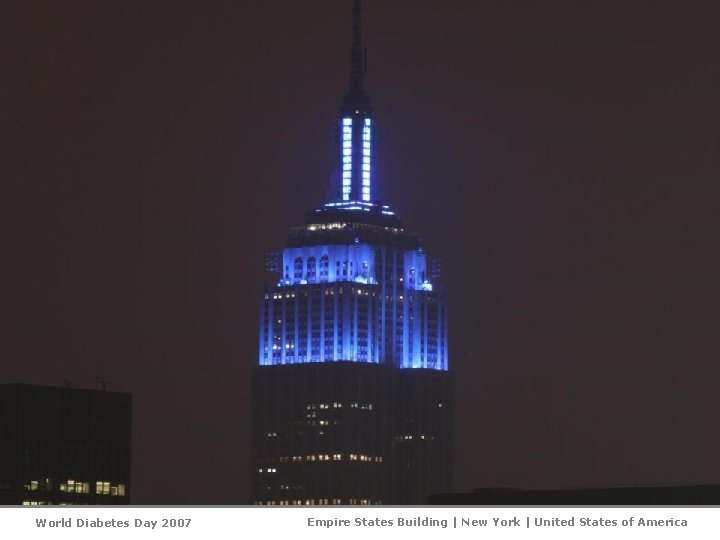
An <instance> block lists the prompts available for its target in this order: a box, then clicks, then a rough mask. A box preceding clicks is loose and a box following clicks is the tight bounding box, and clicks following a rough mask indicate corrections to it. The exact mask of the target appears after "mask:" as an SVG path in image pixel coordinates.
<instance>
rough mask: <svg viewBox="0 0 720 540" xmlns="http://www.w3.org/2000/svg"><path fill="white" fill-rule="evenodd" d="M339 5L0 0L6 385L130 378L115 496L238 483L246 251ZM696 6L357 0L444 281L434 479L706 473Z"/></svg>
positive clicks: (700, 42)
mask: <svg viewBox="0 0 720 540" xmlns="http://www.w3.org/2000/svg"><path fill="white" fill-rule="evenodd" d="M350 5H351V2H350V1H349V0H343V1H338V0H335V1H330V0H318V1H316V2H314V3H312V8H308V5H306V4H299V3H296V2H288V1H282V2H281V1H278V2H261V3H258V2H246V3H243V4H240V5H232V6H222V7H218V6H213V7H210V6H208V5H202V6H193V7H192V8H190V7H187V6H182V5H180V6H173V11H171V12H170V11H168V10H166V9H164V8H163V7H161V6H155V5H148V4H146V3H132V2H130V3H123V4H122V5H118V6H110V5H101V6H98V5H95V4H93V3H80V4H78V5H77V6H75V10H73V11H71V10H70V8H69V7H68V6H66V5H56V4H53V3H49V2H48V3H47V5H45V6H43V7H42V8H39V7H36V6H25V5H20V6H15V7H14V9H15V11H14V12H11V13H9V14H8V17H6V18H5V25H6V28H5V31H4V32H3V35H4V37H5V39H4V40H3V41H2V45H0V53H1V54H2V58H3V60H4V61H3V65H4V69H3V82H4V84H3V85H2V87H3V90H4V91H3V94H4V95H3V99H2V102H3V105H4V112H5V114H4V119H5V121H4V122H3V124H4V126H5V129H6V130H7V133H6V138H7V139H8V140H9V141H10V147H9V148H7V157H8V160H7V161H6V165H5V174H4V175H3V176H4V178H5V179H6V184H7V185H9V187H10V194H9V196H8V197H7V198H6V201H7V202H8V203H9V204H8V206H9V208H8V211H7V212H6V216H7V225H6V235H7V236H8V240H9V242H8V244H9V253H8V254H7V256H6V265H5V268H6V269H7V270H8V277H7V279H6V282H7V283H8V284H9V295H7V296H8V300H7V301H6V305H7V313H8V316H9V320H10V321H11V324H10V331H9V334H10V336H9V337H10V339H9V340H8V341H6V343H7V345H6V347H7V348H6V350H5V351H4V356H5V358H6V359H7V360H6V361H5V363H4V369H3V371H2V376H0V383H6V382H28V383H36V384H52V385H57V386H62V385H63V384H64V383H63V379H67V380H68V381H69V382H70V384H71V385H72V386H73V387H76V388H78V387H81V388H92V387H96V377H102V378H104V379H105V380H106V381H107V385H108V389H109V390H118V391H123V392H131V393H132V394H133V407H134V411H133V447H134V453H133V459H132V461H133V477H132V502H133V503H134V504H158V503H162V504H220V503H223V504H238V503H244V502H245V501H246V500H247V496H248V486H247V484H248V480H249V474H248V472H249V449H248V446H247V439H248V433H249V410H250V402H249V374H250V368H251V366H252V365H253V364H254V363H255V362H256V361H257V331H258V320H257V319H258V311H259V305H260V296H261V292H260V291H261V287H262V283H263V260H264V256H265V252H266V251H268V250H270V249H272V247H273V246H275V247H276V248H280V247H282V245H283V242H284V240H285V237H286V231H287V229H288V228H289V227H291V226H296V225H301V224H302V223H303V217H304V214H305V212H306V211H308V210H310V209H312V208H315V207H316V206H317V205H318V204H319V203H320V202H321V201H323V200H324V195H325V192H326V188H327V185H328V179H329V175H330V172H331V167H332V163H333V152H334V137H335V136H336V131H335V121H336V119H337V112H338V109H337V107H338V104H339V103H340V102H341V98H342V96H343V94H344V92H345V91H346V89H347V82H348V81H347V64H348V60H349V51H350V40H349V34H348V29H349V23H348V21H349V13H350ZM707 8H708V9H706V6H704V5H703V4H702V3H697V4H695V3H690V4H684V5H682V6H680V5H678V4H676V3H671V2H660V3H657V4H654V5H653V10H652V11H648V10H647V9H646V7H645V6H644V5H643V3H640V2H629V3H627V2H626V3H623V4H622V5H619V6H617V7H613V6H610V5H607V4H602V3H591V4H584V5H577V4H574V3H570V2H553V3H551V4H545V5H542V6H540V5H525V6H521V7H520V6H510V5H507V3H504V2H483V3H478V2H470V1H463V2H454V3H453V6H452V8H450V7H449V6H447V5H446V3H440V2H435V3H418V2H412V1H410V0H398V1H397V2H393V3H392V4H391V5H389V4H387V3H381V2H377V1H374V0H368V1H367V2H366V3H365V24H364V41H365V45H366V46H367V47H368V57H369V58H368V75H367V77H366V80H365V85H366V90H367V92H368V94H369V95H370V96H371V97H372V100H373V105H374V108H375V115H376V118H377V131H376V133H377V150H378V165H379V169H380V174H379V183H380V189H381V191H382V193H383V199H385V200H387V201H388V202H389V203H390V204H392V206H393V208H394V209H395V210H397V212H398V214H399V216H400V218H401V219H402V220H403V221H404V222H405V224H406V225H407V228H408V229H409V230H411V231H416V232H419V233H421V234H422V235H423V237H424V241H425V245H426V247H427V250H428V252H429V253H432V254H433V255H437V256H439V257H440V258H441V259H442V263H443V281H444V282H445V284H446V285H447V289H448V307H449V310H450V324H449V328H450V351H451V352H450V364H451V366H452V369H453V370H454V371H455V373H456V381H457V382H456V399H457V406H456V445H457V452H456V471H457V474H456V489H457V491H467V490H472V489H475V488H480V487H502V486H507V487H518V488H544V489H552V488H559V487H582V486H593V487H596V486H608V485H669V484H675V485H680V484H720V462H718V460H717V456H718V455H720V434H719V433H718V431H717V429H716V424H717V420H718V418H720V400H718V397H717V396H718V394H719V393H720V362H719V361H718V358H719V357H720V356H719V353H720V344H719V343H718V330H717V329H718V328H719V327H720V315H719V314H718V310H717V305H718V300H719V299H720V298H719V297H720V294H719V293H720V287H718V282H717V276H718V275H720V272H719V271H720V264H719V263H720V260H719V257H718V249H717V242H718V241H717V239H718V233H719V232H720V230H719V229H720V227H718V218H717V210H716V208H715V205H716V203H715V200H716V198H715V197H713V195H714V193H715V191H716V189H717V188H716V187H715V185H714V183H715V182H717V178H720V167H719V163H718V158H717V149H718V143H719V142H720V141H718V128H717V119H718V117H719V115H718V113H719V112H720V111H719V110H718V99H717V95H718V89H719V88H718V87H719V86H720V84H719V83H720V74H719V73H718V67H717V62H715V61H714V58H715V55H716V53H717V51H718V45H720V43H718V36H717V35H716V34H717V33H716V32H715V29H714V27H715V25H714V22H716V21H717V16H716V14H715V13H714V10H712V9H711V8H710V6H709V5H708V6H707Z"/></svg>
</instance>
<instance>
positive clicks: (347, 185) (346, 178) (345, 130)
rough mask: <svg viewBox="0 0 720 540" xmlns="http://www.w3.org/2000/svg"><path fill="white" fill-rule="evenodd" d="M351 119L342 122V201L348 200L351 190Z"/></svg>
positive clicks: (344, 119)
mask: <svg viewBox="0 0 720 540" xmlns="http://www.w3.org/2000/svg"><path fill="white" fill-rule="evenodd" d="M352 123H353V121H352V118H343V121H342V164H343V172H342V199H343V201H349V200H350V192H351V190H352Z"/></svg>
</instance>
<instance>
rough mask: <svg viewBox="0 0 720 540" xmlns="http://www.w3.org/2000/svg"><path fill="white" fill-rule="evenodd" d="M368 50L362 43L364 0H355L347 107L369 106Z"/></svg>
mask: <svg viewBox="0 0 720 540" xmlns="http://www.w3.org/2000/svg"><path fill="white" fill-rule="evenodd" d="M366 71H367V51H366V50H365V48H364V47H363V45H362V0H354V1H353V17H352V49H351V51H350V91H349V92H348V93H347V95H346V96H345V102H344V105H345V106H346V107H367V106H368V104H369V100H368V97H367V96H366V95H365V88H364V86H365V85H364V82H365V72H366Z"/></svg>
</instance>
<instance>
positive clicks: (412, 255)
mask: <svg viewBox="0 0 720 540" xmlns="http://www.w3.org/2000/svg"><path fill="white" fill-rule="evenodd" d="M361 19H362V7H361V2H360V1H359V0H355V2H354V6H353V18H352V20H353V24H352V28H353V32H352V36H353V38H352V48H351V73H350V89H349V92H348V93H347V94H346V96H345V98H344V100H343V103H342V106H341V108H340V114H339V118H338V126H337V141H338V151H337V173H336V174H335V175H334V177H333V178H332V180H331V186H330V189H329V197H328V199H327V200H326V201H325V203H324V204H322V205H321V206H320V207H318V208H316V209H314V210H312V211H310V212H309V213H308V214H307V215H306V220H305V225H304V226H302V227H297V228H293V229H291V230H290V233H289V235H288V240H287V245H286V247H285V249H284V250H283V251H282V254H277V255H276V256H273V255H271V256H269V257H268V259H267V261H266V265H267V270H268V271H269V272H271V273H272V275H273V276H274V281H273V282H272V283H271V284H270V285H268V286H266V289H265V294H264V298H263V300H262V307H261V315H260V332H259V334H260V336H259V354H258V365H257V366H255V368H254V370H253V383H252V387H253V412H252V414H253V427H252V443H253V450H252V467H253V469H252V475H253V476H252V478H253V484H252V500H253V503H255V504H264V505H298V504H303V505H305V504H316V505H317V504H321V505H333V504H342V505H356V504H358V505H374V504H425V503H426V501H427V496H428V495H429V494H430V493H437V492H446V491H449V490H450V489H451V486H452V478H453V452H454V450H453V402H454V399H453V379H452V373H451V372H450V371H449V362H448V340H447V335H448V328H447V312H446V307H445V298H444V293H443V289H442V287H441V285H440V282H439V279H438V278H439V271H438V269H439V265H438V264H434V261H432V260H429V259H428V256H427V255H426V253H425V252H424V250H423V245H422V240H421V238H420V236H419V235H417V234H414V233H412V232H409V231H407V230H406V229H405V226H404V225H403V223H402V222H401V221H400V219H399V217H398V216H397V215H396V213H395V212H394V211H393V210H392V209H391V207H390V206H389V205H388V204H385V203H383V202H380V201H379V200H378V199H377V195H376V185H375V182H376V179H375V137H374V129H375V124H374V121H375V118H374V114H373V109H372V107H371V105H370V100H369V98H368V96H367V95H366V93H365V90H364V78H365V73H366V57H365V50H364V48H363V46H362V42H361Z"/></svg>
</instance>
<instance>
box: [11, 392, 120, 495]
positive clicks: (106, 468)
mask: <svg viewBox="0 0 720 540" xmlns="http://www.w3.org/2000/svg"><path fill="white" fill-rule="evenodd" d="M131 422H132V397H131V395H130V394H126V393H121V392H106V391H96V390H79V389H72V388H63V387H51V386H37V385H28V384H3V385H0V426H2V432H1V433H0V505H3V504H5V505H26V506H36V505H39V506H44V505H79V504H108V505H120V504H130V435H131Z"/></svg>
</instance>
